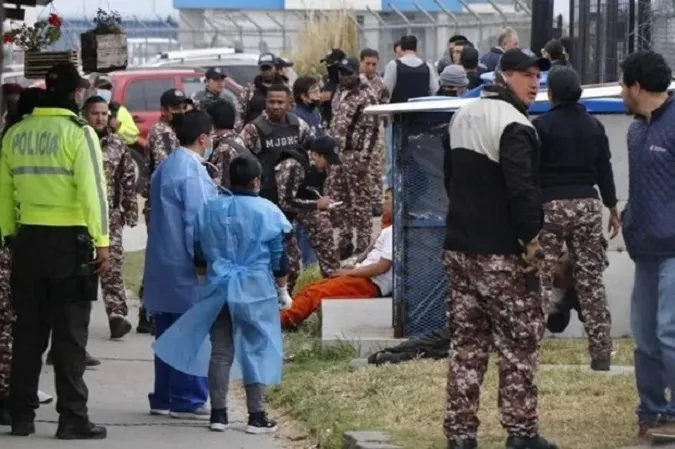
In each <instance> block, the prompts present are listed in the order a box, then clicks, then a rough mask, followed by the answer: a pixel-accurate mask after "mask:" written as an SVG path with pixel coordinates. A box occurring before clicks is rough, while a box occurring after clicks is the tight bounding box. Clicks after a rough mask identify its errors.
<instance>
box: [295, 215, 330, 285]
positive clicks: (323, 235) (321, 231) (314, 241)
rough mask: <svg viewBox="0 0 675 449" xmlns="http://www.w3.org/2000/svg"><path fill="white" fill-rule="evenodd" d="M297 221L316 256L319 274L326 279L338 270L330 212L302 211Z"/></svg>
mask: <svg viewBox="0 0 675 449" xmlns="http://www.w3.org/2000/svg"><path fill="white" fill-rule="evenodd" d="M297 220H298V222H299V223H300V224H301V225H302V226H303V227H304V228H305V231H306V232H307V235H308V236H309V242H310V244H311V245H312V249H313V250H314V253H315V254H316V259H317V260H318V261H319V267H320V268H321V273H322V274H323V275H324V276H325V277H327V276H329V275H330V274H331V273H333V272H334V271H336V270H338V269H339V268H340V261H339V260H338V259H339V258H338V254H337V252H336V251H335V242H334V240H333V226H332V225H331V222H330V212H328V211H321V210H313V211H302V212H301V213H300V214H298V217H297Z"/></svg>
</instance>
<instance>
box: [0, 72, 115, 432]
mask: <svg viewBox="0 0 675 449" xmlns="http://www.w3.org/2000/svg"><path fill="white" fill-rule="evenodd" d="M83 81H85V80H83V79H82V77H81V76H80V74H79V72H78V71H77V69H76V67H75V66H74V65H73V64H70V63H68V64H57V65H55V66H54V67H52V68H51V69H50V70H49V72H48V73H47V75H46V80H45V82H46V87H47V91H46V92H45V95H44V98H43V100H42V103H41V106H40V107H37V108H35V109H34V110H33V113H32V114H31V115H29V116H27V117H26V118H24V119H23V120H21V121H20V122H18V123H16V124H15V125H14V126H12V127H11V128H10V129H9V131H7V133H6V134H5V136H4V138H3V142H2V149H3V151H2V154H1V156H0V157H1V158H2V160H1V161H0V162H1V163H0V236H1V237H2V238H3V240H4V241H5V243H6V242H7V241H8V240H9V239H11V247H12V277H11V280H12V294H13V297H12V303H13V304H12V305H13V307H14V311H15V313H16V317H17V320H16V322H15V323H14V329H13V335H14V348H13V353H12V371H13V372H12V376H11V380H10V381H11V384H10V399H11V401H10V402H11V415H12V434H13V435H16V436H28V435H30V434H33V433H35V409H37V408H38V405H39V403H38V395H37V391H38V382H39V379H40V370H41V358H42V353H43V351H44V350H45V348H46V347H47V344H48V342H49V336H50V334H51V339H52V353H53V359H54V372H55V385H56V392H57V395H58V403H57V410H58V412H59V424H58V428H57V431H56V437H57V438H60V439H68V440H71V439H101V438H105V437H106V429H105V428H104V427H101V426H96V425H94V424H92V423H91V421H89V416H88V412H87V400H88V395H89V393H88V390H87V386H86V384H85V382H84V378H83V375H84V370H85V367H86V349H85V348H86V346H87V336H88V332H89V319H90V314H91V306H92V302H93V301H95V300H96V297H97V290H98V276H99V275H101V274H102V273H103V272H105V270H106V269H107V268H108V263H109V255H108V245H109V236H108V201H107V195H106V183H105V175H104V173H103V163H102V157H101V147H100V146H99V142H98V138H97V137H96V134H95V132H94V130H93V129H92V128H91V127H90V126H89V125H88V124H87V122H86V121H84V120H82V119H81V118H80V116H79V112H80V108H79V106H78V104H77V102H76V91H77V89H79V88H80V86H82V85H83V84H84V83H83ZM18 204H20V205H21V214H20V215H19V216H17V214H16V209H17V205H18ZM94 251H95V253H96V256H95V258H94ZM36 261H39V263H37V264H36Z"/></svg>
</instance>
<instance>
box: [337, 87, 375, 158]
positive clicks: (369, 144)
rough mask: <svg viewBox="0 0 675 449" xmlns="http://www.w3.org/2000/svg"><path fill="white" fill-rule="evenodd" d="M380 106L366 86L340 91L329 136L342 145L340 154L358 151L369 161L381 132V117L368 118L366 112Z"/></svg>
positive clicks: (339, 89)
mask: <svg viewBox="0 0 675 449" xmlns="http://www.w3.org/2000/svg"><path fill="white" fill-rule="evenodd" d="M377 104H378V101H377V97H376V96H375V90H374V89H372V88H371V87H370V86H369V85H367V84H365V83H359V85H358V86H356V87H355V88H353V89H348V90H345V89H343V88H342V87H338V90H337V91H336V92H335V95H333V102H332V105H331V106H332V111H333V114H332V115H333V117H332V119H331V123H330V132H329V134H330V135H331V136H332V137H333V138H334V139H336V140H337V141H338V142H340V151H345V150H348V151H350V150H351V151H356V152H358V153H359V156H361V157H362V158H364V160H365V161H368V159H369V158H370V155H371V154H372V152H373V149H374V147H375V145H376V143H377V138H378V134H379V130H380V129H379V122H378V119H377V116H375V115H366V114H364V113H363V110H364V109H365V108H367V107H368V106H372V105H377Z"/></svg>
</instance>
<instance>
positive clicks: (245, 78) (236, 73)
mask: <svg viewBox="0 0 675 449" xmlns="http://www.w3.org/2000/svg"><path fill="white" fill-rule="evenodd" d="M216 67H219V68H220V70H222V71H223V73H224V74H225V75H227V76H229V77H230V78H232V79H233V80H235V81H236V82H237V83H239V84H241V85H242V86H245V85H247V84H248V83H250V82H252V81H253V78H255V77H256V76H257V75H258V73H260V69H259V68H258V66H257V65H222V66H216ZM209 68H210V67H209Z"/></svg>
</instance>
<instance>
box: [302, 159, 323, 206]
mask: <svg viewBox="0 0 675 449" xmlns="http://www.w3.org/2000/svg"><path fill="white" fill-rule="evenodd" d="M303 167H304V169H305V179H303V180H302V184H300V188H299V189H298V193H297V195H296V197H298V198H300V199H304V200H316V199H318V198H317V196H316V192H319V193H320V194H321V195H322V196H323V184H324V183H325V182H326V178H327V177H328V174H327V173H326V172H324V171H321V170H319V169H318V168H317V167H316V165H312V164H309V163H306V164H304V165H303ZM315 191H316V192H315Z"/></svg>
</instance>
